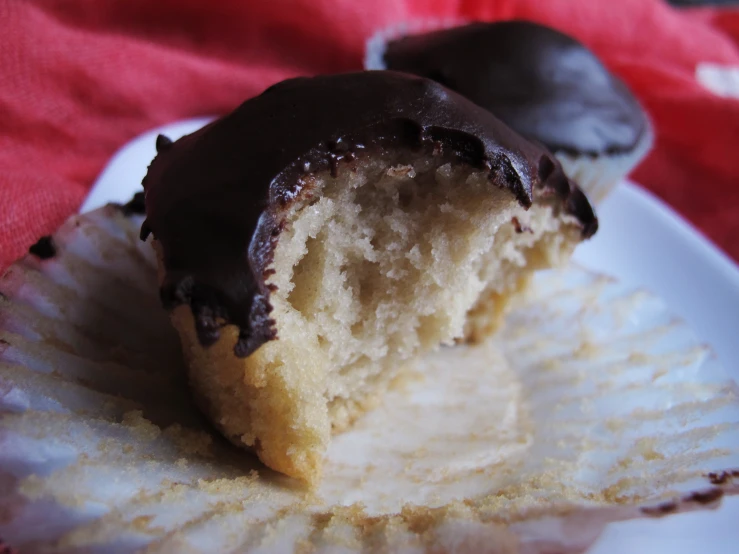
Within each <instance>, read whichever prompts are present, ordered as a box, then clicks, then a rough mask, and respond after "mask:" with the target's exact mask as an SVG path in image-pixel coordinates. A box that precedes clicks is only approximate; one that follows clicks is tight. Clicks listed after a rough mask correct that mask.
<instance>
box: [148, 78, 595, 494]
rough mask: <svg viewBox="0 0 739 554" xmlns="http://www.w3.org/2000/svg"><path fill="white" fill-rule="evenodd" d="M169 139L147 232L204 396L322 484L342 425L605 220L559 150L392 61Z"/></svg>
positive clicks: (295, 83)
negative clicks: (395, 67) (394, 68)
mask: <svg viewBox="0 0 739 554" xmlns="http://www.w3.org/2000/svg"><path fill="white" fill-rule="evenodd" d="M157 147H158V154H157V156H156V158H155V159H154V161H153V162H152V164H151V166H150V168H149V171H148V174H147V176H146V178H145V179H144V188H145V192H146V200H145V203H146V216H147V217H146V221H145V222H144V224H143V227H142V237H143V238H146V237H148V236H149V235H153V239H154V245H155V248H156V249H157V251H158V254H159V263H160V283H161V297H162V300H163V302H164V305H165V307H166V308H167V309H168V310H170V312H171V319H172V322H173V324H174V326H175V327H176V328H177V330H178V332H179V334H180V337H181V340H182V345H183V350H184V354H185V357H186V359H187V362H188V366H189V377H190V382H191V386H192V389H193V391H194V394H195V396H196V398H197V400H198V403H199V405H200V406H201V408H202V410H203V411H204V412H205V414H206V415H207V416H208V417H209V418H210V419H211V420H212V421H213V423H214V424H215V425H216V427H217V428H218V429H219V430H220V431H221V432H222V433H223V434H224V435H225V436H226V437H227V438H228V439H229V440H231V441H232V442H233V443H234V444H236V445H238V446H242V447H248V448H251V449H253V450H254V451H255V452H256V453H257V455H258V456H259V457H260V458H261V460H262V461H263V462H264V463H265V464H266V465H268V466H269V467H271V468H273V469H275V470H277V471H280V472H282V473H285V474H287V475H290V476H293V477H296V478H299V479H302V480H304V481H306V482H307V483H309V484H311V485H315V484H316V483H318V482H319V480H320V475H321V467H322V462H323V457H324V454H325V452H326V448H327V446H328V444H329V441H330V436H331V432H332V430H334V431H336V430H340V429H342V428H344V427H346V426H347V425H348V424H350V423H351V422H352V420H353V419H354V418H356V417H357V416H358V415H359V414H361V413H362V412H363V411H364V410H366V409H367V408H368V407H369V406H371V405H372V404H373V403H374V402H375V401H376V400H377V399H378V398H379V397H380V396H381V395H382V393H383V392H384V391H385V390H386V389H387V387H388V386H389V384H390V383H391V382H392V380H393V379H394V378H395V377H396V376H397V375H398V374H399V372H400V371H402V370H403V368H404V367H407V366H408V365H409V364H411V363H412V362H413V361H414V360H415V359H417V358H418V357H419V356H421V355H423V354H425V353H428V352H430V351H433V350H434V349H437V348H439V346H440V345H444V344H453V343H454V342H455V341H458V340H464V339H468V340H479V339H481V338H483V337H485V336H486V335H488V334H490V333H491V332H492V331H493V330H494V329H495V326H496V324H497V322H498V320H499V319H500V316H501V314H502V313H503V311H504V309H505V306H506V304H507V303H508V302H509V300H510V299H511V298H512V297H513V296H515V295H516V294H517V293H518V292H519V291H520V290H521V289H522V288H523V287H524V286H525V284H526V281H527V279H528V277H529V276H530V275H531V273H532V272H533V271H534V270H536V269H539V268H544V267H549V266H552V265H558V264H561V263H563V262H565V261H566V260H567V259H568V258H569V256H570V254H571V252H572V250H573V249H574V247H575V246H576V245H577V244H578V243H579V242H580V241H581V240H583V239H585V238H588V237H589V236H591V235H592V234H593V233H594V232H595V230H596V228H597V220H596V218H595V215H594V213H593V210H592V209H591V206H590V204H589V203H588V200H587V199H586V197H585V196H584V194H583V193H582V191H581V190H580V189H579V188H578V187H577V186H576V185H574V184H573V183H572V182H571V181H569V180H568V179H567V178H566V177H565V175H564V173H563V171H562V169H561V167H560V165H559V163H558V162H557V161H556V160H555V159H554V158H553V157H552V155H551V154H549V153H548V152H547V151H545V150H543V149H541V148H539V147H537V146H534V145H532V144H530V143H529V142H527V141H526V140H524V139H522V138H521V137H520V136H518V135H517V134H516V133H514V132H512V131H511V130H510V129H508V127H506V126H505V125H504V124H503V123H501V122H500V121H499V120H498V119H496V118H495V117H494V116H492V115H491V114H490V113H489V112H487V111H486V110H484V109H482V108H479V107H477V106H476V105H474V104H473V103H471V102H470V101H468V100H466V99H464V98H462V97H461V96H459V95H457V94H456V93H454V92H451V91H449V90H448V89H446V88H444V87H443V86H441V85H439V84H438V83H435V82H434V81H431V80H427V79H424V78H419V77H413V76H410V75H405V74H401V73H396V72H391V71H376V72H374V71H373V72H362V73H352V74H342V75H332V76H320V77H313V78H300V79H293V80H289V81H284V82H282V83H279V84H277V85H275V86H273V87H271V88H269V89H268V90H266V91H265V92H264V93H262V94H261V95H260V96H257V97H255V98H253V99H251V100H248V101H247V102H245V103H244V104H242V105H241V106H240V107H239V108H238V109H236V110H235V111H234V112H233V113H231V114H230V115H228V116H226V117H224V118H222V119H220V120H218V121H216V122H214V123H212V124H210V125H208V126H207V127H205V128H203V129H202V130H200V131H198V132H196V133H194V134H192V135H188V136H186V137H183V138H182V139H180V140H178V141H176V142H174V143H172V142H170V141H169V140H167V139H165V138H164V137H160V139H159V140H158V144H157Z"/></svg>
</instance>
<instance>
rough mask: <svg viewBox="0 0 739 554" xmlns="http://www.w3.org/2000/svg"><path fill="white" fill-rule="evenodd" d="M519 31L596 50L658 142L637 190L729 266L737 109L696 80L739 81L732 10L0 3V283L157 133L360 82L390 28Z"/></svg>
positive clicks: (88, 0)
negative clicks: (122, 154) (497, 25)
mask: <svg viewBox="0 0 739 554" xmlns="http://www.w3.org/2000/svg"><path fill="white" fill-rule="evenodd" d="M444 16H454V17H457V16H462V17H467V18H471V19H488V20H494V19H507V18H513V17H517V18H529V19H533V20H536V21H539V22H542V23H545V24H548V25H551V26H553V27H557V28H559V29H561V30H562V31H565V32H567V33H569V34H572V35H573V36H575V37H577V38H578V39H580V40H581V41H583V42H584V43H585V44H586V45H588V46H589V47H590V48H592V49H593V50H594V51H595V52H596V53H597V54H598V55H599V56H600V57H601V58H602V59H603V60H604V61H605V63H606V65H607V66H608V67H609V68H610V69H611V70H612V71H614V72H616V73H617V74H619V75H620V76H621V77H622V78H623V79H625V81H626V82H627V83H628V84H629V85H630V86H631V88H632V89H633V90H634V92H635V93H636V95H637V96H638V97H639V98H640V99H641V101H642V102H643V103H644V105H645V106H646V108H647V109H648V111H649V112H650V114H651V116H652V118H653V120H654V121H655V123H656V128H657V142H656V148H655V150H654V152H653V153H652V154H651V155H650V156H649V158H648V159H647V160H646V161H645V162H644V163H643V164H642V165H641V166H640V167H639V168H638V169H637V171H636V173H635V174H634V178H635V179H636V180H638V181H639V182H640V183H642V184H644V185H645V186H647V187H648V188H650V189H651V190H653V191H654V192H656V193H657V194H658V195H660V196H661V197H662V198H664V199H666V200H667V201H668V202H669V203H670V204H672V205H673V206H674V207H675V208H676V209H677V210H678V211H680V212H682V213H683V214H684V215H685V216H686V217H687V218H688V219H690V220H691V221H692V222H693V223H695V224H696V225H697V226H698V227H699V228H700V229H702V230H703V231H704V232H705V233H706V234H707V235H708V236H709V237H711V238H712V239H713V240H714V241H716V242H717V243H718V244H719V245H720V246H722V247H723V248H724V249H726V250H727V251H728V252H729V253H730V254H731V255H732V256H734V257H735V258H737V259H739V186H738V185H739V154H738V153H737V151H738V148H737V146H738V142H739V100H736V99H726V98H720V97H718V96H716V95H714V94H713V93H711V92H709V91H708V90H706V89H704V88H703V87H702V86H701V85H700V84H699V83H698V82H696V80H695V78H694V74H695V67H696V64H697V63H699V62H715V63H719V64H725V65H728V66H732V65H733V66H739V10H724V11H720V12H719V11H712V10H699V11H688V12H679V11H676V10H673V9H672V8H669V7H668V6H667V5H666V4H664V3H663V2H662V1H661V0H620V1H618V2H614V1H612V0H587V1H585V0H583V1H580V2H575V1H572V0H548V1H547V2H541V1H540V0H498V1H493V0H423V1H422V0H415V1H413V0H377V1H373V2H357V1H356V0H272V1H270V2H242V1H241V0H222V1H210V2H205V1H203V0H157V1H156V2H152V1H151V0H107V1H105V2H101V1H98V0H77V1H76V2H69V1H62V0H56V1H54V0H45V1H42V0H37V1H26V0H0V37H2V39H1V40H0V191H1V192H2V194H0V268H3V267H5V266H6V265H7V264H9V263H11V262H12V261H13V260H14V259H16V258H17V257H19V256H20V255H22V254H23V253H24V252H25V251H26V249H27V248H28V246H29V245H30V244H32V243H33V242H35V241H36V239H38V238H39V237H40V236H41V235H44V234H48V233H50V232H52V231H54V229H55V228H56V227H57V226H58V225H59V224H60V223H61V222H62V221H63V220H64V219H65V218H66V217H68V216H69V215H70V214H72V213H73V212H75V211H76V209H77V207H78V206H79V204H80V203H81V202H82V200H83V198H84V197H85V195H86V193H87V191H88V188H89V187H90V185H91V184H92V182H93V181H94V179H95V177H96V175H97V174H98V172H99V171H100V170H101V169H102V167H103V165H104V164H105V162H106V161H107V159H108V158H109V156H110V155H111V154H112V153H113V152H114V151H115V150H116V149H117V148H118V147H120V146H121V145H122V144H123V143H125V142H126V141H127V140H129V139H130V138H132V137H133V136H135V135H137V134H138V133H140V132H143V131H145V130H147V129H149V128H151V127H153V126H156V125H159V124H163V123H167V122H170V121H173V120H176V119H180V118H185V117H190V116H195V115H202V114H217V113H222V112H225V111H227V110H229V109H231V108H233V107H234V106H236V105H237V104H238V103H239V102H241V101H242V100H243V99H245V98H247V97H249V96H252V95H254V94H257V93H258V92H260V91H261V90H262V89H264V88H265V87H267V86H268V85H270V84H271V83H273V82H275V81H278V80H281V79H284V78H286V77H290V76H294V75H298V74H316V73H324V72H337V71H347V70H353V69H359V68H361V65H362V55H363V46H364V42H365V40H366V38H367V37H369V36H370V35H371V34H372V33H373V32H374V31H375V30H376V29H378V28H381V27H384V26H387V25H389V24H392V23H395V22H397V21H401V20H411V19H417V18H424V17H435V18H438V17H444Z"/></svg>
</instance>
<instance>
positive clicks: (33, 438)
mask: <svg viewBox="0 0 739 554" xmlns="http://www.w3.org/2000/svg"><path fill="white" fill-rule="evenodd" d="M139 225H140V218H138V217H126V216H124V215H123V213H122V212H121V210H120V209H118V208H117V207H115V206H107V207H105V208H102V209H100V210H97V211H95V212H92V213H91V214H88V215H85V216H76V217H73V218H72V219H70V220H69V221H68V222H67V223H66V224H65V225H64V227H63V228H62V229H61V230H60V231H59V232H58V233H57V234H56V235H55V236H54V237H53V238H52V241H53V244H54V247H55V250H56V255H55V256H54V257H52V258H50V259H48V260H41V259H39V258H38V257H36V256H34V255H29V256H27V257H26V258H24V259H23V260H21V261H20V262H18V263H17V264H15V265H14V266H12V267H11V268H10V269H9V270H8V271H7V272H6V274H4V275H3V276H2V278H0V418H1V420H0V491H2V494H0V537H3V539H5V540H6V541H7V543H8V544H11V545H12V546H14V547H15V548H16V549H18V551H19V552H21V553H25V552H46V551H48V552H82V551H84V552H95V551H101V552H130V551H136V550H139V549H142V548H145V549H146V550H147V551H150V552H213V551H230V550H238V551H244V552H259V551H275V550H278V551H281V550H297V551H299V552H312V551H327V550H331V549H334V548H340V549H341V548H343V549H345V551H359V550H362V549H364V550H367V549H370V550H373V549H374V550H386V551H400V552H404V551H407V552H425V551H444V549H445V548H446V549H451V548H455V549H457V551H469V552H524V553H537V552H548V551H551V550H552V549H557V550H558V551H562V552H581V551H583V550H584V549H586V548H587V547H588V546H589V545H590V544H591V543H592V542H593V541H594V540H595V539H596V538H597V536H598V534H599V533H600V532H601V530H602V529H603V527H604V526H605V525H606V524H607V523H609V522H612V521H619V520H625V519H631V518H638V517H662V516H665V515H669V514H673V513H679V512H683V511H690V510H695V509H705V508H710V507H714V506H716V505H717V504H718V502H719V501H720V498H721V496H722V495H723V494H736V493H738V492H739V471H736V470H732V469H727V468H737V467H739V453H738V452H737V445H738V444H739V425H738V422H739V404H738V403H737V398H736V385H735V384H734V383H733V382H732V381H731V380H730V379H729V378H728V377H727V376H726V375H725V374H724V373H723V370H722V368H721V367H720V365H719V364H718V362H717V360H716V359H715V358H714V357H713V355H712V354H711V352H710V351H709V350H708V349H707V348H705V347H703V346H701V345H700V344H699V343H698V342H696V339H695V338H694V336H693V335H692V333H691V332H690V330H689V329H688V328H687V327H686V326H685V325H684V324H683V323H681V322H680V321H679V320H677V319H676V318H674V317H673V316H672V315H671V314H670V313H669V311H668V310H666V309H665V307H664V305H663V304H662V303H661V302H660V301H659V300H658V299H656V298H655V297H653V296H652V295H650V294H648V293H645V292H643V291H631V290H628V289H626V288H624V287H622V286H621V285H620V284H618V283H617V282H614V281H612V280H610V279H608V278H605V277H602V276H597V275H593V274H590V273H588V272H586V271H584V270H580V269H578V268H575V267H570V268H567V269H564V270H561V271H557V272H554V271H552V272H547V273H542V274H541V275H539V276H538V277H537V278H536V279H535V284H534V287H533V289H532V291H531V292H530V294H529V296H528V298H527V299H526V300H525V301H524V302H522V304H521V305H520V306H518V307H517V308H516V309H515V310H514V311H513V312H512V313H511V314H510V316H509V317H508V321H507V325H506V327H505V328H504V330H503V331H502V332H501V334H500V335H499V336H498V337H497V338H496V340H495V341H493V342H489V343H486V344H483V345H480V346H476V347H466V346H465V347H454V348H445V349H442V350H441V351H440V352H439V353H437V354H436V355H434V356H431V357H428V358H426V359H424V360H423V361H422V362H421V363H420V364H419V365H418V366H417V367H415V368H413V370H412V371H411V372H409V374H408V375H406V377H405V378H404V379H403V380H402V382H401V383H399V384H398V386H397V387H395V388H394V389H393V390H392V391H390V393H389V394H388V395H387V397H386V398H385V400H384V402H383V403H382V405H381V406H379V407H378V408H377V409H375V410H373V411H372V412H370V413H368V414H367V415H366V416H365V417H363V418H362V419H360V420H359V421H358V422H357V424H356V425H355V427H354V428H352V429H351V430H350V431H348V432H345V433H343V434H340V435H338V436H336V437H335V438H334V441H333V444H332V446H331V448H330V450H329V454H328V460H327V467H326V471H325V478H324V481H323V483H322V485H321V487H320V489H318V490H317V491H315V492H313V493H311V492H308V491H306V490H304V489H301V488H299V487H298V486H297V485H296V484H295V483H294V482H292V481H290V480H289V479H287V478H285V477H283V476H281V475H278V474H276V473H274V472H271V471H269V470H268V469H266V468H264V466H261V465H260V464H259V463H258V462H257V461H256V460H255V458H253V457H252V456H250V455H249V454H247V453H244V452H241V451H238V450H236V449H235V448H233V447H232V446H230V445H229V444H227V443H226V442H225V441H224V440H223V439H221V438H220V437H219V436H217V435H216V434H214V433H212V431H211V429H210V427H209V426H208V424H207V423H206V422H205V421H204V420H203V419H202V418H201V417H200V416H199V414H198V413H197V411H196V410H195V409H194V406H193V404H192V401H191V399H190V396H189V393H188V390H187V387H186V384H185V382H184V372H183V368H182V363H181V360H180V354H179V344H178V339H177V337H176V334H175V332H174V331H173V330H172V329H171V328H170V326H169V323H168V321H167V317H166V314H165V313H164V312H163V310H162V309H161V307H160V305H159V301H158V298H157V296H156V275H155V271H156V270H155V263H154V256H153V252H152V251H151V247H150V245H148V244H144V243H142V242H141V241H139V240H138V226H139Z"/></svg>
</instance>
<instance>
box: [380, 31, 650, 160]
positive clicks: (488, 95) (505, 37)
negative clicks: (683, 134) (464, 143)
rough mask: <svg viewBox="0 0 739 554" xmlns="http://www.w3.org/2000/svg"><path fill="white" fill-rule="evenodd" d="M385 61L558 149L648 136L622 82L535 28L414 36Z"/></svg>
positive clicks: (591, 151) (588, 149)
mask: <svg viewBox="0 0 739 554" xmlns="http://www.w3.org/2000/svg"><path fill="white" fill-rule="evenodd" d="M384 62H385V64H386V66H387V68H388V69H394V70H398V71H405V72H408V73H413V74H415V75H421V76H423V77H427V78H429V79H434V80H435V81H438V82H439V83H441V84H443V85H445V86H446V87H448V88H450V89H452V90H455V91H456V92H458V93H460V94H462V95H463V96H466V97H467V98H469V99H470V100H472V101H473V102H475V103H476V104H478V105H479V106H482V107H484V108H486V109H487V110H489V111H491V112H492V113H494V114H495V115H496V116H497V117H498V118H500V119H502V120H503V121H504V122H505V123H507V124H508V125H509V126H510V127H511V128H512V129H514V130H515V131H517V132H519V133H521V134H522V135H524V136H525V137H527V138H529V139H535V140H538V141H540V142H542V143H543V144H545V145H546V146H547V147H548V148H549V149H550V150H552V151H554V152H559V151H563V152H568V153H570V154H574V155H593V156H595V155H598V154H604V153H605V154H618V153H623V152H628V151H630V150H632V149H633V148H634V147H635V145H636V144H637V143H638V142H639V140H640V139H641V138H642V137H643V136H644V134H645V133H648V132H649V124H648V121H647V118H646V115H645V113H644V111H643V110H642V108H641V107H640V105H639V103H638V102H637V100H636V98H634V96H633V95H632V94H631V92H630V91H629V89H628V88H627V87H626V85H625V84H624V83H623V82H622V81H621V80H620V79H618V78H617V77H615V76H614V75H611V74H610V73H609V72H608V70H607V69H606V68H605V67H604V66H603V64H602V63H601V62H600V61H599V60H598V58H596V57H595V55H593V54H592V53H591V52H590V51H589V50H588V49H587V48H586V47H585V46H583V45H582V44H580V43H579V42H578V41H576V40H575V39H573V38H571V37H569V36H567V35H564V34H562V33H560V32H558V31H555V30H554V29H551V28H549V27H544V26H542V25H538V24H536V23H531V22H528V21H503V22H497V23H472V24H469V25H465V26H462V27H456V28H453V29H449V30H442V31H435V32H432V33H427V34H421V35H416V36H408V37H405V38H401V39H398V40H396V41H392V42H390V43H389V44H388V45H387V49H386V52H385V56H384Z"/></svg>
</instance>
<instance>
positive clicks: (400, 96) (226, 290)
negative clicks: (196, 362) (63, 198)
mask: <svg viewBox="0 0 739 554" xmlns="http://www.w3.org/2000/svg"><path fill="white" fill-rule="evenodd" d="M426 145H428V146H429V147H430V148H431V149H433V151H434V152H443V155H444V156H449V157H450V159H452V160H454V159H456V160H458V161H460V162H464V163H467V164H470V165H472V166H474V167H477V168H481V169H483V168H484V169H487V170H489V172H490V173H489V175H490V180H491V182H493V183H494V184H496V185H497V186H500V187H504V188H506V189H509V190H511V191H512V192H513V194H515V196H516V198H517V199H518V201H519V202H520V203H521V204H522V205H523V206H526V207H528V206H530V205H531V202H532V194H533V189H534V188H535V187H541V188H543V189H544V191H549V192H551V193H552V194H557V195H559V197H560V198H561V201H562V202H563V206H564V209H566V210H567V211H569V212H570V213H572V214H573V215H575V216H576V217H577V219H578V220H579V221H580V222H581V224H582V232H583V235H584V236H586V237H587V236H590V235H591V234H592V233H594V232H595V229H596V228H597V220H596V218H595V215H594V213H593V210H592V209H591V207H590V204H589V203H588V201H587V199H586V198H585V196H584V194H583V193H582V192H581V191H580V189H579V188H577V187H576V186H575V185H574V184H572V183H571V182H570V181H569V180H568V179H567V178H566V177H565V176H564V174H563V172H562V170H561V168H560V166H559V164H558V163H557V162H556V160H555V159H554V158H553V157H552V156H551V154H549V153H548V152H546V151H544V150H543V149H541V148H539V147H537V146H534V145H532V144H530V143H528V142H527V141H526V140H525V139H523V138H521V137H520V136H518V135H517V134H516V133H514V132H513V131H511V130H510V129H509V128H508V127H506V126H505V125H504V124H503V123H501V122H500V121H499V120H497V119H496V118H495V117H493V116H492V115H491V114H489V113H488V112H486V111H485V110H483V109H481V108H479V107H478V106H475V105H474V104H472V103H471V102H469V101H468V100H465V99H464V98H462V97H461V96H459V95H457V94H455V93H453V92H451V91H449V90H447V89H446V88H444V87H442V86H441V85H439V84H437V83H435V82H433V81H430V80H428V79H422V78H418V77H414V76H411V75H406V74H402V73H396V72H391V71H373V72H362V73H350V74H343V75H330V76H320V77H312V78H299V79H292V80H288V81H284V82H282V83H279V84H277V85H275V86H273V87H271V88H269V89H267V90H266V91H265V92H264V93H262V94H261V95H259V96H257V97H255V98H253V99H251V100H248V101H246V102H244V103H243V104H242V105H241V106H240V107H239V108H238V109H236V110H235V111H234V112H233V113H231V114H230V115H227V116H226V117H224V118H222V119H220V120H218V121H215V122H213V123H211V124H210V125H208V126H206V127H204V128H203V129H201V130H200V131H198V132H196V133H193V134H191V135H188V136H185V137H183V138H181V139H180V140H178V141H176V142H174V143H172V142H171V141H169V140H168V139H166V138H164V137H163V138H161V139H158V140H157V148H158V154H157V156H156V158H155V159H154V161H153V162H152V163H151V165H150V166H149V171H148V173H147V175H146V177H145V178H144V182H143V184H144V190H145V195H146V197H145V203H146V216H147V217H146V220H145V222H144V224H143V226H142V229H141V235H142V238H143V239H145V238H146V237H147V235H148V234H149V233H153V234H154V237H155V238H156V239H157V241H158V242H159V243H160V245H161V247H162V252H163V257H164V260H163V262H164V267H165V278H164V282H163V284H162V287H161V297H162V300H163V303H164V305H165V307H167V308H172V307H174V306H176V305H179V304H188V305H190V306H191V308H192V311H193V314H194V316H195V322H196V328H197V333H198V336H199V339H200V341H201V342H202V344H203V345H206V346H207V345H209V344H212V343H213V342H215V341H216V340H217V339H218V337H219V330H220V328H221V327H222V326H223V325H225V324H227V323H232V324H235V325H237V326H238V327H239V328H240V334H239V340H238V342H237V344H236V347H235V350H234V351H235V354H236V355H237V356H248V355H249V354H251V353H252V352H254V351H255V350H256V349H257V348H259V346H261V345H262V344H264V343H265V342H266V341H268V340H271V339H273V338H275V337H276V331H275V328H274V321H273V320H272V319H271V318H270V315H269V314H270V312H271V310H272V307H271V305H270V303H269V295H270V292H271V290H270V285H269V284H268V283H267V282H266V281H267V279H268V277H269V275H270V272H271V271H272V270H271V269H270V264H271V262H272V259H273V254H274V249H275V246H276V244H277V240H278V238H279V235H280V232H281V230H282V227H283V225H284V217H285V209H286V207H288V206H289V205H290V203H291V202H293V201H294V200H295V199H296V198H298V197H300V196H301V195H303V194H307V193H308V192H307V191H308V189H309V188H310V187H309V181H310V178H309V177H310V175H311V174H312V173H316V172H319V171H326V170H330V171H331V172H332V173H333V174H334V175H335V174H336V172H338V171H341V170H343V167H345V166H351V164H352V162H353V160H354V159H355V157H356V156H358V155H371V154H372V153H374V152H380V151H382V150H383V149H387V148H411V149H416V148H422V147H424V146H426ZM362 153H366V154H362Z"/></svg>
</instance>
